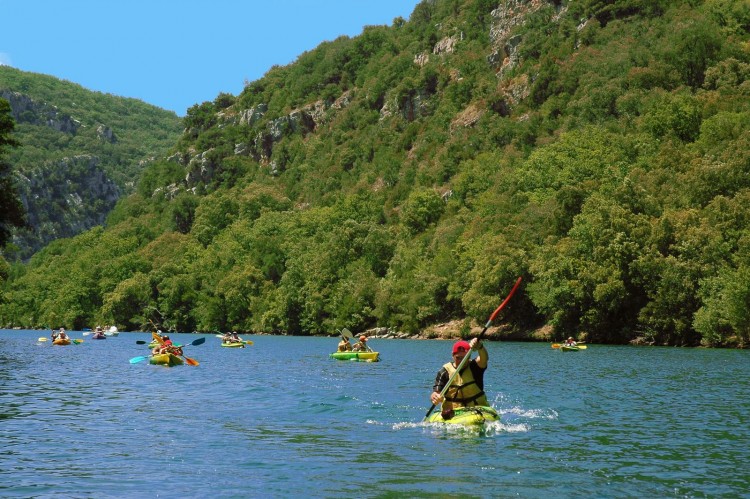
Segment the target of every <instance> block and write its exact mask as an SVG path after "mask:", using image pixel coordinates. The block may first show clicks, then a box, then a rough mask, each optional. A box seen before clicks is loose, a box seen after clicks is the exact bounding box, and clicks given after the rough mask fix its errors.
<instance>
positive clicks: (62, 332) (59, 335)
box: [52, 327, 68, 341]
mask: <svg viewBox="0 0 750 499" xmlns="http://www.w3.org/2000/svg"><path fill="white" fill-rule="evenodd" d="M56 339H61V340H67V339H68V335H67V334H65V328H64V327H61V328H60V330H59V331H58V332H57V333H55V332H54V331H52V341H55V340H56Z"/></svg>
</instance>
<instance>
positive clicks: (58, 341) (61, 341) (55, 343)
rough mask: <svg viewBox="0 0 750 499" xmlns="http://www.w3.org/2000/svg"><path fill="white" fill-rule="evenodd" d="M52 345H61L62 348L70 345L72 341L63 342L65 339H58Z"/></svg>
mask: <svg viewBox="0 0 750 499" xmlns="http://www.w3.org/2000/svg"><path fill="white" fill-rule="evenodd" d="M52 344H53V345H60V346H63V345H70V340H63V339H60V338H58V339H56V340H55V341H53V342H52Z"/></svg>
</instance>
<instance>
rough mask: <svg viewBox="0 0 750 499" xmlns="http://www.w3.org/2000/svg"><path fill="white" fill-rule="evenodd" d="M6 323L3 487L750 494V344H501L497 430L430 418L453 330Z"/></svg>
mask: <svg viewBox="0 0 750 499" xmlns="http://www.w3.org/2000/svg"><path fill="white" fill-rule="evenodd" d="M40 336H48V332H44V331H23V330H20V331H18V330H0V442H1V444H0V449H1V450H2V452H1V453H0V456H1V457H0V464H1V465H0V496H1V497H35V498H36V497H96V498H100V499H101V498H107V497H251V496H256V495H261V494H262V495H264V496H267V497H298V496H311V497H331V498H334V497H379V498H388V497H393V498H396V497H398V498H401V497H425V498H427V497H436V496H437V497H477V498H484V497H488V498H489V497H491V498H498V497H500V498H502V497H524V498H536V497H539V498H548V497H555V498H557V499H559V498H568V497H570V498H574V497H575V498H580V497H608V498H611V497H623V498H625V497H627V498H630V497H659V498H662V497H711V498H715V497H750V472H749V471H748V463H749V462H750V351H742V350H708V349H687V348H665V347H623V346H604V345H589V347H588V349H587V350H585V351H580V352H565V353H564V352H560V351H558V350H555V349H552V348H550V345H549V344H543V343H516V342H489V343H487V347H488V351H489V355H490V367H489V369H488V371H487V373H486V377H485V384H486V391H487V394H488V397H489V400H490V402H491V405H492V406H494V407H495V408H496V409H497V410H498V412H500V414H501V415H502V419H501V421H500V422H497V423H491V424H490V425H488V426H487V427H485V428H483V429H472V428H457V427H446V426H438V425H430V424H424V423H422V422H421V420H422V419H423V417H424V415H425V413H426V412H427V410H428V409H429V407H430V402H429V399H428V395H429V392H430V390H431V387H432V383H433V380H434V376H435V373H436V371H437V370H438V369H439V367H440V366H441V365H442V364H443V363H444V362H446V361H448V360H450V347H451V344H452V342H449V341H440V340H386V339H372V340H371V341H370V342H369V344H370V346H371V347H373V348H374V349H376V350H378V351H379V352H380V353H381V356H382V361H381V362H378V363H363V362H351V361H337V360H334V359H330V358H329V356H328V354H329V353H330V352H332V351H333V350H334V349H335V347H336V344H337V343H338V339H337V338H308V337H287V336H265V335H264V336H246V337H244V338H245V339H249V340H252V341H253V342H254V344H253V345H252V346H248V347H247V348H244V349H235V348H222V347H220V340H219V339H217V338H215V337H214V336H213V335H187V334H180V335H173V336H172V339H173V340H175V341H176V342H179V343H183V344H188V343H190V342H191V341H193V340H195V339H196V338H199V337H205V338H206V342H205V343H204V344H202V345H198V346H193V345H188V346H186V347H185V354H186V355H188V356H189V357H191V358H193V359H195V360H197V361H199V362H200V365H199V366H188V365H183V366H178V367H173V368H166V367H162V366H155V365H149V364H148V363H147V362H139V363H136V364H131V363H130V362H129V359H131V358H133V357H136V356H139V355H146V354H147V349H146V347H145V346H143V345H138V344H136V341H137V340H150V334H148V333H120V335H119V336H117V337H110V338H108V339H106V340H98V341H97V340H91V339H90V336H83V333H81V332H72V333H71V336H72V337H73V338H78V339H83V340H84V341H83V343H81V344H79V345H69V346H64V347H60V346H52V345H51V343H50V342H49V341H47V342H45V343H40V342H38V341H37V338H38V337H40Z"/></svg>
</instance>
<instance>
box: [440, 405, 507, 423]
mask: <svg viewBox="0 0 750 499" xmlns="http://www.w3.org/2000/svg"><path fill="white" fill-rule="evenodd" d="M499 420H500V415H499V414H498V413H497V411H496V410H495V409H493V408H492V407H487V406H484V405H478V406H476V407H461V408H459V409H456V410H455V411H453V417H451V418H450V419H444V418H443V415H442V414H441V413H439V412H436V413H434V414H432V415H431V416H430V417H429V418H427V422H428V423H445V424H462V425H480V424H484V423H487V422H491V421H499Z"/></svg>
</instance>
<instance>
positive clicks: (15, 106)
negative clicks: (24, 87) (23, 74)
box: [0, 90, 81, 135]
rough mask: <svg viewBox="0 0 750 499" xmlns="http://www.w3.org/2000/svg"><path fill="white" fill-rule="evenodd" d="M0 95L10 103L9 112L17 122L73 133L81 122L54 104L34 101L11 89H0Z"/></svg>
mask: <svg viewBox="0 0 750 499" xmlns="http://www.w3.org/2000/svg"><path fill="white" fill-rule="evenodd" d="M0 97H2V98H3V99H5V100H7V101H8V102H9V103H10V112H11V115H12V116H13V119H14V120H15V121H16V122H17V123H28V124H30V125H37V126H47V127H50V128H52V129H53V130H57V131H58V132H63V133H68V134H71V135H75V134H76V132H77V131H78V128H79V127H80V126H81V124H80V123H79V122H78V121H76V120H74V119H73V118H72V117H70V116H69V115H67V114H64V113H61V112H60V111H59V110H58V109H57V107H56V106H51V105H49V104H46V103H43V102H36V101H34V100H33V99H31V98H30V97H29V96H27V95H24V94H22V93H19V92H13V91H11V90H0Z"/></svg>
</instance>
